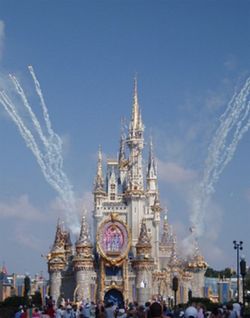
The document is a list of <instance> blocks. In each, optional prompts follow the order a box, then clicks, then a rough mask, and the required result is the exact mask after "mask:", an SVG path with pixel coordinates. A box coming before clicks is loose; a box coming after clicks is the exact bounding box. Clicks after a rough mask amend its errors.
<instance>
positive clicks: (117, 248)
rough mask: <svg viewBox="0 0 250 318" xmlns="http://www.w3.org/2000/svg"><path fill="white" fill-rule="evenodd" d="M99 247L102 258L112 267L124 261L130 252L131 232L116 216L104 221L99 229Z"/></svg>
mask: <svg viewBox="0 0 250 318" xmlns="http://www.w3.org/2000/svg"><path fill="white" fill-rule="evenodd" d="M97 247H98V250H99V252H100V254H101V256H102V257H104V258H105V259H106V260H107V261H108V262H110V263H111V264H112V265H115V264H117V263H119V262H121V260H123V259H124V258H125V257H126V256H127V254H128V251H129V247H130V239H129V232H128V229H127V226H126V225H125V223H123V222H122V221H121V220H119V219H117V218H116V217H115V216H114V215H111V218H109V219H107V220H104V221H103V222H102V223H101V225H100V226H99V229H98V234H97Z"/></svg>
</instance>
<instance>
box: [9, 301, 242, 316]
mask: <svg viewBox="0 0 250 318" xmlns="http://www.w3.org/2000/svg"><path fill="white" fill-rule="evenodd" d="M241 317H242V311H241V306H240V304H238V303H234V304H231V303H229V304H227V305H223V306H217V307H215V308H214V309H213V310H212V311H207V310H206V309H205V307H204V306H203V305H202V304H192V305H189V306H186V307H178V309H177V308H176V309H175V310H174V309H170V308H169V307H168V306H167V305H166V304H165V303H164V302H159V301H152V302H146V303H145V305H138V303H137V302H134V303H129V304H128V305H127V306H125V307H124V306H118V305H116V304H114V303H113V302H108V303H106V304H104V303H102V302H99V303H98V304H95V303H94V302H82V303H81V304H78V305H74V304H71V303H69V302H68V303H65V304H61V305H60V306H58V307H56V306H55V305H54V304H53V303H52V302H51V303H48V304H47V305H46V306H45V307H44V308H40V309H39V308H35V307H32V308H26V307H23V306H20V307H19V309H18V311H17V312H16V314H15V318H241Z"/></svg>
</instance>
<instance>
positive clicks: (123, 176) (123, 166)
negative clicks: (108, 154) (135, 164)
mask: <svg viewBox="0 0 250 318" xmlns="http://www.w3.org/2000/svg"><path fill="white" fill-rule="evenodd" d="M125 145H126V137H125V134H124V131H123V127H122V132H121V138H120V149H119V156H118V163H119V173H120V176H119V183H120V185H121V191H122V192H125V190H126V189H127V171H128V160H127V159H126V153H125Z"/></svg>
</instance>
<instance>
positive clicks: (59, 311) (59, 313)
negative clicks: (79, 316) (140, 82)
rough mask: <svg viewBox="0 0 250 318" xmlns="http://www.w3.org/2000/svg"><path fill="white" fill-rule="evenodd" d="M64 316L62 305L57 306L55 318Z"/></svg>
mask: <svg viewBox="0 0 250 318" xmlns="http://www.w3.org/2000/svg"><path fill="white" fill-rule="evenodd" d="M63 314H64V310H63V305H59V307H58V308H57V309H56V313H55V318H62V317H63Z"/></svg>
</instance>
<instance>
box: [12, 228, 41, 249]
mask: <svg viewBox="0 0 250 318" xmlns="http://www.w3.org/2000/svg"><path fill="white" fill-rule="evenodd" d="M14 237H15V242H16V243H18V244H19V245H22V246H25V247H28V248H30V249H32V250H35V251H38V252H39V253H41V246H42V243H43V242H42V240H41V238H39V237H38V236H36V235H34V234H33V233H32V231H31V230H30V229H28V228H27V227H26V226H20V224H19V225H18V227H17V228H16V230H15V235H14Z"/></svg>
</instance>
